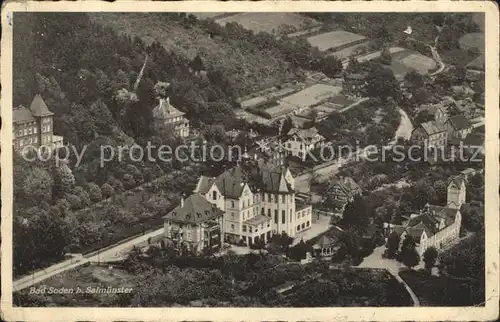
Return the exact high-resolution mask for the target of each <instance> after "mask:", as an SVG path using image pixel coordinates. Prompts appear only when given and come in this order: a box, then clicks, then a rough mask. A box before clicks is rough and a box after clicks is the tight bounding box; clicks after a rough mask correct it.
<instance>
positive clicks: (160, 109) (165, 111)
mask: <svg viewBox="0 0 500 322" xmlns="http://www.w3.org/2000/svg"><path fill="white" fill-rule="evenodd" d="M184 114H185V113H183V112H181V111H179V110H178V109H176V108H175V107H173V106H172V105H171V104H170V100H169V99H168V98H167V99H160V101H159V103H158V105H156V107H155V108H154V109H153V117H154V118H157V119H171V118H174V117H178V116H184Z"/></svg>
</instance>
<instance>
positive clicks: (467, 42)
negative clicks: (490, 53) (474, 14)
mask: <svg viewBox="0 0 500 322" xmlns="http://www.w3.org/2000/svg"><path fill="white" fill-rule="evenodd" d="M459 43H460V48H462V49H465V50H468V49H470V48H474V47H475V48H477V49H479V51H480V52H482V53H484V44H485V42H484V34H483V33H482V32H473V33H470V34H466V35H463V36H462V37H461V38H460V40H459Z"/></svg>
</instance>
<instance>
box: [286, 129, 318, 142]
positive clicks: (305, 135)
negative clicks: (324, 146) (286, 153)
mask: <svg viewBox="0 0 500 322" xmlns="http://www.w3.org/2000/svg"><path fill="white" fill-rule="evenodd" d="M316 134H318V129H317V128H315V127H311V128H309V129H296V128H292V129H290V131H288V134H287V135H288V136H290V137H291V136H294V135H296V136H298V137H299V138H300V139H302V140H303V141H309V140H311V139H313V138H314V136H315V135H316Z"/></svg>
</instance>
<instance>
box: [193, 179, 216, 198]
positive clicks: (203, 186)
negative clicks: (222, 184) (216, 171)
mask: <svg viewBox="0 0 500 322" xmlns="http://www.w3.org/2000/svg"><path fill="white" fill-rule="evenodd" d="M214 182H215V178H210V177H206V176H201V177H200V179H199V180H198V184H197V186H196V192H199V193H201V194H206V193H207V192H208V190H210V188H211V187H212V185H213V184H214Z"/></svg>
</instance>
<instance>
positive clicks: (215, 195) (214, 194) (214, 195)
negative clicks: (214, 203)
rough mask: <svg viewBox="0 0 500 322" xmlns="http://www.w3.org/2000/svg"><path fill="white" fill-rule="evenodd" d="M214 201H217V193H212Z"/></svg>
mask: <svg viewBox="0 0 500 322" xmlns="http://www.w3.org/2000/svg"><path fill="white" fill-rule="evenodd" d="M212 199H213V200H217V191H212Z"/></svg>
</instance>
